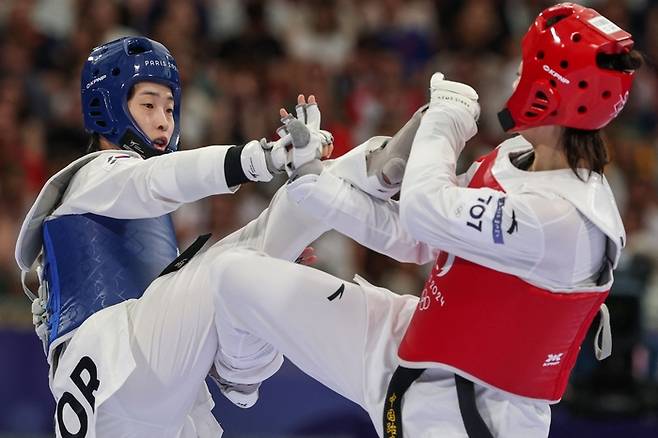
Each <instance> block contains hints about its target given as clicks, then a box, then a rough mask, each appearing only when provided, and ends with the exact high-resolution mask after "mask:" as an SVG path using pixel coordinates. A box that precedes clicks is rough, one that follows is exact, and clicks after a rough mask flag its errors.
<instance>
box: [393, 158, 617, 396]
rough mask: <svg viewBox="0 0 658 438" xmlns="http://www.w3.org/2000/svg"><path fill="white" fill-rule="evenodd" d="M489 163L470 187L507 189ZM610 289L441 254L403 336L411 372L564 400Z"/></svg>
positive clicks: (404, 360)
mask: <svg viewBox="0 0 658 438" xmlns="http://www.w3.org/2000/svg"><path fill="white" fill-rule="evenodd" d="M497 153H498V150H494V151H493V152H492V153H490V154H488V155H487V156H485V157H484V159H483V160H482V164H481V165H480V167H479V168H478V170H477V172H476V174H475V175H474V176H473V179H472V180H471V182H470V184H469V187H473V188H479V187H490V188H493V189H496V190H500V191H503V189H502V187H501V186H500V184H499V183H498V181H496V179H495V178H494V176H493V174H492V173H491V168H492V167H493V164H494V162H495V160H496V155H497ZM607 296H608V291H605V292H600V290H599V291H596V292H593V291H590V292H588V291H582V292H569V293H559V292H558V293H556V292H550V291H548V290H545V289H542V288H540V287H537V286H533V285H531V284H529V283H527V282H525V281H523V280H521V279H520V278H518V277H516V276H514V275H510V274H505V273H503V272H499V271H495V270H493V269H490V268H487V267H484V266H481V265H477V264H475V263H471V262H469V261H467V260H464V259H461V258H459V257H454V256H451V255H448V254H446V253H441V254H440V255H439V257H438V258H437V261H436V263H435V265H434V268H433V269H432V272H431V274H430V277H429V278H428V280H427V282H426V284H425V287H424V289H423V293H422V295H421V299H420V302H419V303H418V307H417V308H416V311H415V313H414V315H413V317H412V319H411V322H410V324H409V327H408V328H407V332H406V333H405V335H404V338H403V339H402V343H401V344H400V348H399V350H398V356H399V358H400V359H401V361H402V365H403V366H406V367H410V368H421V367H422V368H427V367H441V368H446V369H449V370H451V371H454V372H455V373H457V374H460V375H462V376H463V377H466V378H467V379H470V380H472V381H474V382H477V383H480V384H483V385H485V386H489V387H493V388H496V389H500V390H503V391H506V392H509V393H512V394H515V395H518V396H522V397H529V398H533V399H540V400H546V401H548V402H557V401H559V400H560V398H561V397H562V394H563V393H564V390H565V387H566V384H567V380H568V378H569V374H570V372H571V369H572V368H573V365H574V363H575V361H576V357H577V356H578V352H579V350H580V344H581V343H582V341H583V338H584V337H585V334H586V333H587V330H588V328H589V326H590V324H591V323H592V320H593V318H594V316H595V315H596V313H597V312H598V310H599V308H600V307H601V304H602V303H603V301H604V300H605V298H606V297H607Z"/></svg>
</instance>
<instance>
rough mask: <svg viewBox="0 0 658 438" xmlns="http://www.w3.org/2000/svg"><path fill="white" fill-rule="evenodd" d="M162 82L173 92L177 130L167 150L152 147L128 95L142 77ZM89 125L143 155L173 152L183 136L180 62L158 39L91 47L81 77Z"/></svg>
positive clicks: (134, 39)
mask: <svg viewBox="0 0 658 438" xmlns="http://www.w3.org/2000/svg"><path fill="white" fill-rule="evenodd" d="M143 81H149V82H157V83H160V84H162V85H165V86H168V87H169V88H171V93H172V95H173V96H174V123H175V125H174V132H173V134H172V136H171V139H170V140H169V144H168V145H167V147H166V149H165V150H164V152H163V151H159V150H157V149H156V148H154V147H153V144H152V142H151V140H150V139H149V138H148V136H147V135H146V134H145V133H144V132H143V131H142V130H141V129H140V128H139V127H138V126H137V124H136V123H135V121H134V120H133V118H132V116H131V115H130V112H129V111H128V95H129V93H130V91H131V90H132V87H133V86H134V85H135V84H136V83H137V82H143ZM80 89H81V94H82V112H83V115H84V123H85V129H86V130H87V131H88V132H90V133H98V134H100V135H102V136H103V137H105V138H107V139H108V140H109V141H111V142H112V143H114V144H116V145H118V146H119V147H121V148H123V149H131V150H133V151H135V152H137V153H138V154H140V155H141V156H142V157H144V158H148V157H152V156H154V155H160V154H163V153H168V152H173V151H175V150H177V149H178V144H179V140H180V101H181V86H180V79H179V77H178V67H177V66H176V61H175V60H174V58H173V57H172V56H171V54H170V53H169V50H167V48H166V47H165V46H163V45H162V44H160V43H158V42H157V41H153V40H150V39H148V38H144V37H125V38H119V39H118V40H114V41H112V42H109V43H107V44H103V45H102V46H99V47H96V48H95V49H93V50H92V52H91V54H90V55H89V58H87V61H86V62H85V65H84V67H83V68H82V78H81V81H80Z"/></svg>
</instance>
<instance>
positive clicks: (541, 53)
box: [537, 50, 544, 59]
mask: <svg viewBox="0 0 658 438" xmlns="http://www.w3.org/2000/svg"><path fill="white" fill-rule="evenodd" d="M537 59H544V51H543V50H540V51H539V52H537Z"/></svg>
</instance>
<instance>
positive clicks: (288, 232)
mask: <svg viewBox="0 0 658 438" xmlns="http://www.w3.org/2000/svg"><path fill="white" fill-rule="evenodd" d="M329 229H330V227H328V226H327V225H325V224H324V223H323V222H321V221H319V220H317V219H316V218H314V217H313V216H311V215H309V214H308V213H307V212H306V211H304V209H302V208H301V207H299V206H298V205H297V204H296V203H294V202H292V201H291V200H290V199H289V195H288V192H287V190H286V187H285V186H283V187H281V188H279V190H278V191H277V192H276V194H275V195H274V197H273V198H272V201H271V202H270V205H269V206H268V208H267V209H265V210H264V211H263V212H262V213H261V214H260V215H259V216H258V217H257V218H256V219H254V220H252V221H251V222H249V223H248V224H247V225H245V226H244V227H242V228H240V229H239V230H237V231H235V232H233V233H232V234H230V235H228V236H226V237H225V238H223V239H222V240H220V241H219V242H217V243H216V244H215V245H213V248H212V250H213V251H218V250H220V251H225V250H227V249H230V248H244V247H247V248H251V249H256V250H258V251H262V252H264V253H266V254H267V255H269V256H271V257H276V258H280V259H284V260H290V261H292V260H295V259H296V258H297V257H299V255H300V254H301V252H302V251H303V250H304V248H306V246H308V245H309V244H310V243H311V242H313V241H314V240H316V239H317V238H318V237H320V236H321V235H322V234H323V233H324V232H326V231H328V230H329Z"/></svg>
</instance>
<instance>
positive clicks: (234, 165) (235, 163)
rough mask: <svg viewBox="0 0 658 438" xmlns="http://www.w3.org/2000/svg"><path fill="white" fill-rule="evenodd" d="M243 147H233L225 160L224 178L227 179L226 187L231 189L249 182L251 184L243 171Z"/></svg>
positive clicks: (227, 152)
mask: <svg viewBox="0 0 658 438" xmlns="http://www.w3.org/2000/svg"><path fill="white" fill-rule="evenodd" d="M242 149H244V145H242V146H233V147H232V148H229V150H228V151H226V157H225V158H224V176H225V177H226V185H227V186H229V187H234V186H239V185H240V184H244V183H247V182H251V180H250V179H249V178H247V175H245V173H244V171H243V170H242V160H241V159H240V156H241V155H242Z"/></svg>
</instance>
